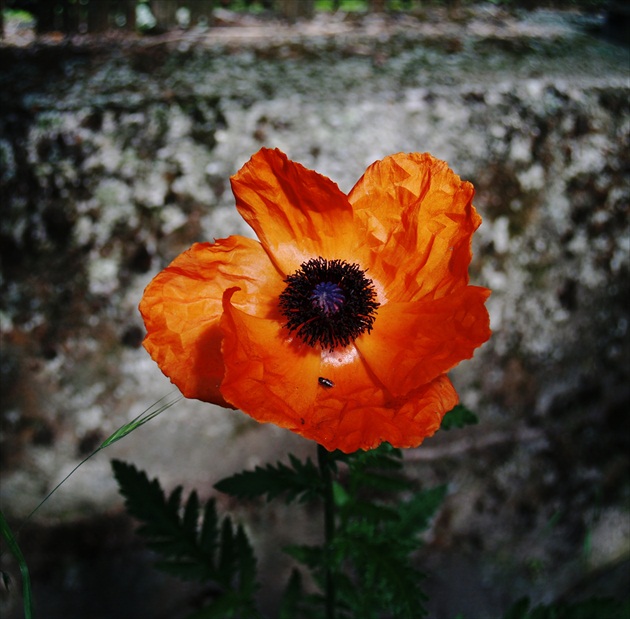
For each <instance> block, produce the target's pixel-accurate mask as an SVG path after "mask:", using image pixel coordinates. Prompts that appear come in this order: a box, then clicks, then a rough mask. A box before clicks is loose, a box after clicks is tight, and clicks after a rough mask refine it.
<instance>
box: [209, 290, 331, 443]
mask: <svg viewBox="0 0 630 619" xmlns="http://www.w3.org/2000/svg"><path fill="white" fill-rule="evenodd" d="M241 294H242V293H241V291H240V290H238V289H237V288H231V289H229V290H227V291H226V292H225V293H224V295H223V317H222V320H221V329H222V332H223V346H222V352H223V359H224V361H225V377H224V379H223V383H222V386H221V393H222V394H223V396H224V397H225V399H226V400H227V401H228V402H230V403H232V404H233V405H234V406H235V407H236V408H240V409H241V410H243V411H244V412H246V413H248V414H249V415H251V416H252V417H254V418H255V419H256V420H258V421H260V422H263V423H267V422H271V423H275V424H276V425H278V426H280V427H283V428H287V429H289V430H292V431H294V432H297V431H298V428H299V427H300V426H301V425H303V423H305V422H306V420H304V419H303V415H304V414H305V411H307V410H309V409H311V408H312V405H313V402H314V400H315V394H316V389H317V376H318V375H317V372H318V370H319V364H320V355H319V351H318V350H315V349H313V348H312V347H310V346H308V345H306V344H302V343H300V342H297V341H294V340H290V339H289V338H288V337H287V333H286V332H285V330H284V329H283V328H282V322H281V321H279V320H270V319H268V318H263V317H260V316H254V315H252V314H249V313H247V312H244V311H242V310H241V309H240V308H238V307H236V302H237V300H238V297H239V296H241Z"/></svg>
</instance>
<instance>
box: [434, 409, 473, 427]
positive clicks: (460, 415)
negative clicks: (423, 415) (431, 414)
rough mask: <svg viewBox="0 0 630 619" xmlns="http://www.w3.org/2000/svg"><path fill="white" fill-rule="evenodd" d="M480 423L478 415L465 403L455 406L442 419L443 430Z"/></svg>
mask: <svg viewBox="0 0 630 619" xmlns="http://www.w3.org/2000/svg"><path fill="white" fill-rule="evenodd" d="M477 423H479V419H478V418H477V415H475V413H473V412H472V411H470V410H468V409H467V408H466V407H465V406H464V405H463V404H457V405H456V406H455V408H453V409H452V410H450V411H449V412H448V413H446V415H444V419H442V425H441V426H440V429H442V430H452V429H453V428H463V427H464V426H472V425H475V424H477Z"/></svg>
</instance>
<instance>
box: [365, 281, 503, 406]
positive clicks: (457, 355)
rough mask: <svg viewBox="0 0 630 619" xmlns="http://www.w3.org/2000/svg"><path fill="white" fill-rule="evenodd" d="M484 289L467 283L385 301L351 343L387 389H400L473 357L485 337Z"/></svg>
mask: <svg viewBox="0 0 630 619" xmlns="http://www.w3.org/2000/svg"><path fill="white" fill-rule="evenodd" d="M489 294H490V291H489V290H487V289H486V288H479V287H475V286H466V287H462V288H460V289H459V290H457V291H456V292H454V293H452V294H450V295H449V296H447V297H441V298H439V299H425V300H422V301H417V302H414V303H410V302H398V303H396V302H394V303H388V304H387V305H384V306H383V307H380V308H379V310H378V316H377V319H376V321H375V323H374V329H373V331H372V333H370V334H369V335H363V336H362V337H359V338H358V339H357V340H356V342H355V345H356V347H357V348H358V349H359V352H360V353H361V355H362V357H363V358H364V360H365V363H366V364H367V365H368V366H369V367H370V369H371V370H372V372H374V374H375V375H376V376H377V377H378V379H379V380H380V381H381V382H382V383H383V384H384V385H387V388H388V389H389V390H390V392H391V393H392V394H393V395H395V396H402V395H405V394H407V393H409V392H410V391H411V390H413V389H414V388H416V387H417V386H418V385H423V384H425V383H428V382H430V381H432V380H434V379H435V378H436V377H437V376H439V375H440V374H444V373H445V372H448V371H449V370H451V369H452V368H453V367H455V366H456V365H457V364H458V363H459V362H460V361H462V360H463V359H469V358H470V357H472V356H473V353H474V350H475V348H477V347H479V346H481V344H483V343H484V342H485V341H486V340H487V339H488V338H489V337H490V320H489V316H488V311H487V310H486V308H485V305H484V303H485V301H486V299H487V298H488V296H489Z"/></svg>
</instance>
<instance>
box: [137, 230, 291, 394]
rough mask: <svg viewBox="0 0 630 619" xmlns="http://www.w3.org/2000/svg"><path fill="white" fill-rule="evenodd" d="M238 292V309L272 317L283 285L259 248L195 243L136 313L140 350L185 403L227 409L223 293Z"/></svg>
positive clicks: (239, 240)
mask: <svg viewBox="0 0 630 619" xmlns="http://www.w3.org/2000/svg"><path fill="white" fill-rule="evenodd" d="M235 285H237V286H239V287H240V288H241V289H242V290H243V293H242V294H241V295H240V296H239V301H238V305H239V307H241V308H242V309H243V310H245V311H248V312H251V313H258V314H260V315H272V314H274V313H276V312H277V298H278V295H279V294H280V292H281V291H282V289H283V288H284V284H283V282H282V278H281V277H280V276H279V274H278V272H277V271H276V269H275V268H274V266H273V265H272V264H271V262H270V261H269V259H268V257H267V254H266V253H265V252H264V250H263V249H262V247H261V245H260V243H258V242H257V241H255V240H251V239H247V238H244V237H238V236H232V237H230V238H228V239H223V240H218V241H216V242H215V243H213V244H211V243H197V244H195V245H193V246H192V247H191V248H190V249H189V250H188V251H185V252H184V253H183V254H180V255H179V256H178V257H177V258H175V260H173V262H172V263H171V264H170V265H169V266H168V267H166V269H164V270H163V271H162V272H160V273H159V274H158V275H157V276H156V277H155V278H154V279H153V280H152V281H151V282H150V283H149V285H148V286H147V288H146V290H145V292H144V296H143V297H142V301H141V303H140V313H141V314H142V317H143V319H144V322H145V326H146V329H147V335H146V338H145V340H144V347H145V348H146V350H147V351H148V352H149V354H150V355H151V357H152V358H153V359H154V361H156V363H157V364H158V366H159V367H160V369H161V370H162V372H164V374H166V376H168V377H169V378H170V379H171V381H172V382H173V383H174V384H175V385H176V386H177V387H178V388H179V389H180V391H181V392H182V394H183V395H184V396H185V397H187V398H196V399H198V400H203V401H205V402H212V403H214V404H219V405H221V406H231V405H230V404H228V403H227V402H226V400H225V399H224V397H223V395H222V394H221V392H220V385H221V381H222V379H223V373H224V363H223V358H222V356H221V340H222V332H221V330H220V328H219V320H220V317H221V314H222V313H223V306H222V301H221V300H222V297H223V292H224V291H225V290H226V289H227V288H230V287H233V286H235Z"/></svg>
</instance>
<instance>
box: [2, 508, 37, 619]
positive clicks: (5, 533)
mask: <svg viewBox="0 0 630 619" xmlns="http://www.w3.org/2000/svg"><path fill="white" fill-rule="evenodd" d="M0 532H2V537H4V539H5V540H6V542H7V544H8V545H9V549H10V550H11V553H12V554H13V556H14V557H15V560H16V561H17V562H18V565H19V566H20V572H21V573H22V599H23V601H24V619H32V617H33V602H32V599H33V596H32V593H31V577H30V575H29V573H28V566H27V565H26V560H25V559H24V555H23V554H22V551H21V550H20V546H19V544H18V543H17V540H16V539H15V536H14V535H13V532H12V531H11V527H9V523H8V522H7V521H6V518H5V517H4V514H3V513H2V511H0Z"/></svg>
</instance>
